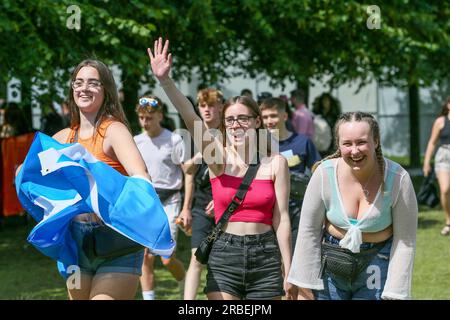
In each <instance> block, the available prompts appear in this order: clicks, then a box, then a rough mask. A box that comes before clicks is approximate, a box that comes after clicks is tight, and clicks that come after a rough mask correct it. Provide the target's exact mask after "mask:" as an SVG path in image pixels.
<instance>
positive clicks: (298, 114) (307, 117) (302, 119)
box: [291, 89, 314, 139]
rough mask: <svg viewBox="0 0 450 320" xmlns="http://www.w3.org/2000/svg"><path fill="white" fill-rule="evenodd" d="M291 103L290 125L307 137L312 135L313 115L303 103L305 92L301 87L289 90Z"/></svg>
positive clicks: (311, 137)
mask: <svg viewBox="0 0 450 320" xmlns="http://www.w3.org/2000/svg"><path fill="white" fill-rule="evenodd" d="M291 103H292V105H293V106H294V109H295V111H294V114H293V115H292V120H291V123H292V126H293V127H294V129H295V131H296V132H297V133H302V134H304V135H306V136H307V137H308V138H310V139H313V137H314V121H313V119H314V115H313V114H312V112H311V111H310V110H309V109H308V108H307V106H306V104H305V92H304V91H303V90H302V89H296V90H292V91H291Z"/></svg>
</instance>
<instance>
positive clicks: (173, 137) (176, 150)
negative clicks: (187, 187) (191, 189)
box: [134, 129, 186, 190]
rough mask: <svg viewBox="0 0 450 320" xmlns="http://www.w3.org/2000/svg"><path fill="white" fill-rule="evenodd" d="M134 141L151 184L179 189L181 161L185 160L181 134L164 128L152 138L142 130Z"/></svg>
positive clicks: (156, 186) (181, 182)
mask: <svg viewBox="0 0 450 320" xmlns="http://www.w3.org/2000/svg"><path fill="white" fill-rule="evenodd" d="M134 141H135V142H136V145H137V147H138V149H139V151H140V152H141V155H142V158H144V161H145V165H146V166H147V170H148V172H149V173H150V176H151V178H152V183H153V186H154V187H155V188H161V189H171V190H174V189H175V190H179V189H181V187H182V185H183V171H182V169H181V163H183V162H184V161H185V160H186V159H185V152H184V143H183V139H182V138H181V136H180V135H178V134H176V133H173V132H171V131H169V130H167V129H164V130H163V131H162V132H161V134H160V135H159V136H157V137H153V138H151V137H149V135H148V134H147V133H146V132H143V133H141V134H139V135H137V136H135V137H134Z"/></svg>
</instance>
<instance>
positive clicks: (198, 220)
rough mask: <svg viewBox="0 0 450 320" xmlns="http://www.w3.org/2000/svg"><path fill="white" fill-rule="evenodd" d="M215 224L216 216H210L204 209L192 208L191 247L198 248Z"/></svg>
mask: <svg viewBox="0 0 450 320" xmlns="http://www.w3.org/2000/svg"><path fill="white" fill-rule="evenodd" d="M214 226H215V222H214V218H210V217H208V216H207V215H206V214H205V210H204V209H201V208H199V207H194V208H193V209H192V237H191V248H192V249H194V248H198V246H199V245H200V243H201V242H202V240H203V239H204V238H205V237H206V236H207V235H208V234H209V233H210V232H211V231H212V229H213V228H214Z"/></svg>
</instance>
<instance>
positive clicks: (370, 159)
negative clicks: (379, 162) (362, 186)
mask: <svg viewBox="0 0 450 320" xmlns="http://www.w3.org/2000/svg"><path fill="white" fill-rule="evenodd" d="M338 135H339V137H338V138H339V150H340V151H341V156H342V158H343V160H344V161H345V162H346V163H347V164H348V165H349V166H350V167H351V168H352V169H353V170H363V169H370V168H373V165H374V164H375V162H376V153H375V149H376V148H377V146H378V143H379V142H378V141H374V139H373V135H372V131H371V129H370V125H369V123H368V122H366V121H350V122H343V123H342V124H340V126H339V130H338Z"/></svg>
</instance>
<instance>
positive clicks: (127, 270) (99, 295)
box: [53, 60, 150, 300]
mask: <svg viewBox="0 0 450 320" xmlns="http://www.w3.org/2000/svg"><path fill="white" fill-rule="evenodd" d="M70 83H71V86H70V88H69V97H68V104H69V108H70V114H71V124H70V127H69V128H65V129H63V130H61V131H59V132H58V133H56V134H55V135H54V136H53V137H54V139H56V140H57V141H58V142H60V143H74V142H78V143H80V144H81V145H83V146H84V147H85V148H86V149H87V150H88V151H89V152H90V153H91V154H92V155H94V156H95V157H96V158H97V159H98V160H100V161H103V162H105V163H106V164H108V165H110V166H111V167H113V168H114V169H116V170H117V171H119V172H120V173H122V174H124V175H129V176H134V175H138V176H141V177H145V178H147V179H149V180H150V176H149V174H148V172H147V168H146V166H145V163H144V161H143V159H142V157H141V154H140V153H139V150H138V148H137V147H136V144H135V143H134V140H133V136H132V135H131V133H130V131H129V129H128V123H127V120H126V118H125V114H124V112H123V109H122V106H121V104H120V102H119V99H118V96H117V88H116V85H115V81H114V78H113V75H112V72H111V70H110V69H109V68H108V67H107V66H106V65H105V64H104V63H103V62H101V61H98V60H84V61H82V62H81V63H80V64H79V65H78V66H77V67H76V68H75V70H74V71H73V73H72V77H71V82H70ZM99 226H101V220H100V218H98V217H97V216H96V214H94V213H83V214H79V215H77V216H76V217H75V218H74V219H73V221H72V223H71V225H70V232H71V234H72V237H73V239H74V240H75V241H76V243H77V250H78V260H79V262H78V264H79V267H80V270H81V285H80V286H79V287H77V286H75V287H74V286H72V285H69V283H67V287H68V293H69V297H70V299H76V300H78V299H93V300H98V299H133V298H134V297H135V294H136V290H137V287H138V283H139V276H140V275H141V266H142V261H143V258H144V250H140V251H138V252H136V253H131V254H127V255H122V256H120V257H117V258H111V259H100V258H88V256H86V254H85V253H84V251H83V246H82V243H83V239H84V237H85V236H87V235H89V234H91V233H92V232H93V229H94V228H97V227H99Z"/></svg>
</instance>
